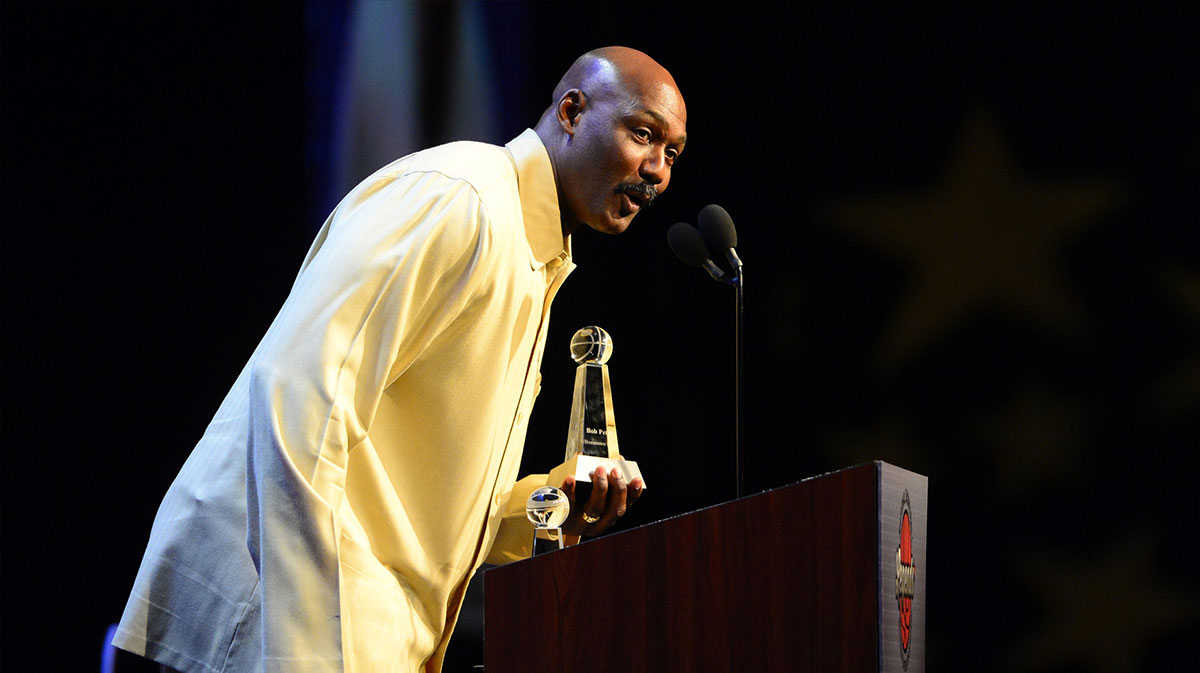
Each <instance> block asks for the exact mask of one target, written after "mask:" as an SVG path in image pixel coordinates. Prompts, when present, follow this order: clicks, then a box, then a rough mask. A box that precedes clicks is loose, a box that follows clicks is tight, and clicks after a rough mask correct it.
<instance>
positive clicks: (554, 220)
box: [505, 129, 571, 269]
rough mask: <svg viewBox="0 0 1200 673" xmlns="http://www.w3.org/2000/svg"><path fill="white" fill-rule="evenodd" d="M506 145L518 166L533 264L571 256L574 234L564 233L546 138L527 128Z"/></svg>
mask: <svg viewBox="0 0 1200 673" xmlns="http://www.w3.org/2000/svg"><path fill="white" fill-rule="evenodd" d="M505 148H506V149H507V150H508V155H509V157H510V158H511V159H512V162H513V166H515V167H516V169H517V190H518V191H519V192H520V195H521V211H522V214H523V216H524V218H525V238H526V240H528V241H529V253H530V264H531V265H532V266H533V268H535V269H536V268H539V267H541V266H545V265H546V263H548V262H550V261H551V260H553V259H555V258H560V257H561V258H563V259H564V261H567V260H570V258H571V238H570V237H569V236H567V237H564V236H563V233H562V218H561V217H560V215H559V210H558V188H557V186H556V185H555V183H554V167H553V166H551V165H550V155H549V154H548V153H547V152H546V146H545V145H543V144H542V139H541V138H539V137H538V134H537V133H536V132H535V131H534V130H533V129H525V132H524V133H522V134H521V135H519V136H517V137H516V138H513V139H512V140H511V141H509V142H508V144H507V145H505Z"/></svg>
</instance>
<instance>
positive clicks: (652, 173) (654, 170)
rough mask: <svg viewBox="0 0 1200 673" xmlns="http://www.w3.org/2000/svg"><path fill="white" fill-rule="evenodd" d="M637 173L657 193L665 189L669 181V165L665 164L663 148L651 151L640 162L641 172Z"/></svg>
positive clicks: (665, 155)
mask: <svg viewBox="0 0 1200 673" xmlns="http://www.w3.org/2000/svg"><path fill="white" fill-rule="evenodd" d="M638 173H639V174H640V175H641V178H642V179H643V180H645V181H646V182H648V183H650V184H652V185H654V186H655V188H657V189H658V191H660V192H661V191H663V190H664V189H666V188H667V183H668V182H670V180H671V165H670V164H668V163H667V154H666V150H665V149H663V148H655V149H654V150H652V151H651V152H650V155H649V156H648V157H646V159H645V161H643V162H642V166H641V170H640V171H638Z"/></svg>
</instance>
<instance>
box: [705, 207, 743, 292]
mask: <svg viewBox="0 0 1200 673" xmlns="http://www.w3.org/2000/svg"><path fill="white" fill-rule="evenodd" d="M697 221H698V222H699V224H700V233H701V234H703V235H704V240H705V242H706V243H707V244H708V249H709V250H711V251H712V252H713V253H714V254H722V253H724V255H725V256H726V257H727V258H728V259H729V263H730V264H731V265H732V266H733V268H734V270H735V271H738V272H739V273H738V275H741V274H740V269H741V268H742V260H741V259H739V258H738V255H737V250H735V249H734V248H736V247H737V229H735V228H734V226H733V218H732V217H730V216H729V213H728V212H727V211H726V210H725V209H724V208H722V207H721V206H718V205H717V204H715V203H714V204H711V205H707V206H704V208H703V209H702V210H701V211H700V216H699V217H698V218H697Z"/></svg>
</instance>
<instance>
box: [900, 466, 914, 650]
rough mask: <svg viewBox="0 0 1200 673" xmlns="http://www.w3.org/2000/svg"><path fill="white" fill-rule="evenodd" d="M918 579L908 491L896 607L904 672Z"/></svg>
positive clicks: (902, 519) (903, 508)
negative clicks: (913, 549) (914, 592)
mask: <svg viewBox="0 0 1200 673" xmlns="http://www.w3.org/2000/svg"><path fill="white" fill-rule="evenodd" d="M916 578H917V560H916V559H914V558H913V553H912V511H911V508H910V503H909V500H908V491H907V490H905V491H904V497H903V498H902V499H901V500H900V546H899V547H897V548H896V607H897V608H898V609H899V612H900V650H901V661H902V662H903V664H904V670H906V671H907V670H908V643H909V637H910V636H911V635H912V603H913V585H914V584H915V583H916Z"/></svg>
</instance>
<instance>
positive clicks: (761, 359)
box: [0, 1, 1200, 673]
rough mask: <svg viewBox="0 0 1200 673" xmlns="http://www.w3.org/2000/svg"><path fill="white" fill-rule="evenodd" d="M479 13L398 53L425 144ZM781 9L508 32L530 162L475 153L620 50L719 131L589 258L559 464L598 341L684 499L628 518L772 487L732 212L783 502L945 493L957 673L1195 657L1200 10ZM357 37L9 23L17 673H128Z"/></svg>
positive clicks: (569, 298) (940, 539) (207, 17)
mask: <svg viewBox="0 0 1200 673" xmlns="http://www.w3.org/2000/svg"><path fill="white" fill-rule="evenodd" d="M446 4H447V3H423V4H421V5H420V9H419V11H418V17H419V19H420V21H419V22H418V24H417V29H416V31H415V32H413V33H411V34H409V35H405V36H398V39H415V40H419V41H420V44H421V45H422V49H423V50H424V51H423V53H424V54H425V55H426V59H425V61H424V65H423V66H422V67H423V70H422V73H423V76H422V77H421V78H418V80H419V82H420V86H421V87H422V88H423V89H424V90H425V91H426V92H427V93H429V95H428V96H427V97H426V99H425V103H423V108H422V114H423V115H424V116H425V117H426V121H427V123H426V124H425V131H424V137H423V138H422V145H428V144H433V143H437V142H442V141H445V140H450V139H453V138H450V137H443V136H444V133H445V131H444V130H441V129H439V124H438V123H437V120H438V119H441V118H442V116H443V115H444V113H445V109H444V108H445V105H446V102H445V100H446V99H445V97H444V96H440V97H439V95H438V92H439V90H440V89H439V83H440V82H441V79H440V75H439V72H438V70H437V66H436V63H437V60H436V58H430V55H433V56H436V55H437V54H438V53H439V50H440V49H441V48H442V44H443V43H442V40H443V39H445V38H444V35H443V32H442V31H445V30H446V26H447V25H448V22H449V21H450V19H449V18H448V14H447V12H446V10H445V9H444V6H445V5H446ZM741 4H742V5H743V6H740V7H738V8H736V9H735V8H730V9H727V10H700V9H695V8H692V7H690V6H689V5H670V4H668V5H662V4H659V5H655V6H653V7H650V6H644V5H640V4H627V3H620V2H616V3H603V4H600V3H596V4H589V3H573V4H571V5H560V4H558V3H542V2H503V3H482V4H480V5H478V6H477V8H478V9H479V11H480V14H479V15H480V16H482V17H483V19H484V21H485V23H484V24H483V25H485V26H486V34H487V38H488V39H487V43H486V44H485V45H483V48H485V49H486V50H487V52H488V53H490V54H491V55H492V59H493V61H494V63H495V68H496V77H495V79H494V82H493V86H494V87H495V88H494V89H493V90H488V91H480V92H479V93H478V95H479V98H480V100H481V101H485V102H487V104H489V105H491V106H493V107H492V109H494V110H495V111H496V119H497V120H498V121H497V124H496V126H497V127H498V128H497V130H496V133H498V134H499V137H486V138H477V139H480V140H489V141H492V142H503V141H505V140H507V139H508V138H510V137H512V136H515V135H516V134H517V133H518V132H520V131H521V130H522V129H523V128H524V127H525V126H528V125H532V123H533V122H534V120H535V119H536V117H537V115H538V114H539V113H540V112H541V110H542V109H543V108H544V106H545V105H546V103H547V102H548V95H549V92H550V90H551V88H552V87H553V86H554V84H555V82H556V81H557V79H558V77H559V75H561V73H562V72H563V71H564V70H565V69H566V67H567V66H568V65H569V64H570V62H571V61H572V60H573V59H574V57H575V56H577V55H578V54H579V53H581V52H583V51H585V50H586V49H589V48H592V47H596V46H602V45H606V44H626V45H629V46H634V47H638V48H641V49H643V50H645V51H647V52H648V53H650V54H651V55H652V56H654V57H655V58H657V59H658V60H659V61H660V62H662V63H663V64H664V65H665V66H667V67H668V68H669V69H671V70H672V72H673V73H674V74H675V76H676V79H677V81H678V82H679V85H680V87H681V89H682V90H683V92H684V95H685V97H686V99H687V103H688V109H689V124H688V133H689V137H690V140H689V143H688V148H687V151H686V153H685V154H684V156H683V159H682V160H681V161H680V163H679V165H678V166H677V168H676V170H675V177H674V180H673V182H672V185H671V188H670V190H669V191H668V192H667V194H666V195H665V196H664V197H663V198H662V199H661V200H660V202H659V203H658V204H656V205H655V206H654V208H653V209H651V210H650V211H648V212H646V213H644V214H642V215H641V216H640V217H639V218H638V220H637V222H636V223H635V225H634V226H633V227H632V229H631V230H630V231H629V232H627V233H626V234H625V235H623V236H620V237H617V238H605V237H602V236H600V235H598V234H595V233H593V232H584V233H582V234H580V235H579V236H577V237H576V238H575V241H574V245H575V252H576V261H577V262H578V264H579V269H578V270H577V271H576V273H575V274H574V275H573V276H572V277H571V279H570V280H569V281H568V282H567V284H566V285H565V286H564V288H563V290H562V291H561V293H560V294H559V296H558V299H557V300H556V303H555V308H554V319H553V322H552V327H551V333H550V340H549V342H548V344H549V345H548V352H547V356H546V358H545V364H544V367H543V374H544V385H543V389H542V394H541V397H540V399H539V403H538V407H537V410H536V412H535V414H534V415H533V417H532V420H531V426H530V434H529V441H528V445H527V449H526V454H525V463H524V465H525V471H545V470H547V469H549V467H551V466H553V465H554V464H556V463H557V462H559V461H560V460H561V451H562V442H563V439H564V438H565V434H566V426H567V412H568V410H569V407H570V394H571V391H570V386H571V377H572V369H573V363H571V362H570V360H569V358H568V355H567V342H568V340H569V338H570V335H571V334H572V333H573V332H574V331H575V330H576V329H578V328H579V327H581V326H583V325H587V324H598V325H601V326H603V327H605V328H606V329H607V330H608V331H609V332H610V333H611V334H612V335H613V338H614V342H615V355H614V357H613V359H612V361H611V362H610V369H611V375H612V383H613V389H614V396H615V403H616V416H617V420H618V423H619V428H620V439H621V447H622V449H623V451H624V452H625V453H626V454H627V455H628V456H630V457H632V458H634V459H636V460H637V461H638V462H639V464H640V465H641V467H642V470H643V472H644V473H645V474H646V475H647V477H648V480H649V481H650V483H651V489H650V490H649V491H648V492H647V494H646V496H645V498H644V499H643V501H642V502H640V503H638V505H637V507H636V508H634V509H633V510H631V512H630V514H629V515H628V516H627V517H626V519H625V521H624V522H623V523H622V524H621V525H622V526H624V527H628V526H636V525H640V524H645V523H649V522H652V521H656V520H659V519H661V518H664V517H667V516H671V515H674V514H679V513H683V512H686V511H690V510H692V509H695V508H698V507H702V506H706V505H711V504H716V503H719V502H723V501H725V500H728V499H730V498H732V497H733V496H734V479H733V457H732V445H733V436H734V426H733V418H734V415H733V401H734V395H733V387H732V384H733V374H734V367H733V362H734V359H733V346H734V332H733V326H734V322H733V308H734V304H733V301H734V295H733V292H732V290H731V289H730V288H728V287H725V286H722V285H719V284H717V283H714V282H712V281H711V280H709V279H708V278H707V277H706V276H705V275H704V274H703V273H702V272H701V271H699V270H696V269H693V268H690V267H687V266H685V265H683V264H682V263H680V262H679V261H677V260H676V259H674V257H673V256H672V255H671V253H670V251H669V250H668V248H667V246H666V244H665V231H666V229H667V227H668V226H669V225H670V224H672V223H673V222H675V221H679V220H686V221H695V216H696V213H697V211H698V210H699V209H700V207H702V206H703V205H705V204H707V203H711V202H717V203H720V204H722V205H724V206H725V207H726V208H727V209H728V210H729V212H730V213H731V214H732V215H733V218H734V220H735V222H736V223H737V224H738V231H739V251H740V253H741V256H742V258H743V259H744V260H745V261H746V264H747V269H748V276H749V278H748V281H747V284H746V288H747V299H746V311H747V312H746V319H745V323H746V330H747V339H746V353H745V358H746V370H745V377H746V378H745V381H746V389H745V400H744V405H745V407H744V408H745V412H744V413H745V422H746V430H745V452H746V466H747V473H746V485H747V491H749V492H757V491H760V490H763V489H766V488H772V487H775V486H780V485H783V484H786V483H790V482H792V481H796V480H798V479H802V478H804V477H807V476H811V475H814V474H819V473H821V472H825V471H828V470H832V469H837V468H840V467H845V466H849V465H853V464H856V463H859V462H862V461H865V460H870V459H883V460H887V461H889V462H892V463H894V464H897V465H900V466H902V467H905V468H907V469H910V470H913V471H915V472H918V473H921V474H925V475H928V476H929V478H930V491H929V493H930V512H929V550H928V554H929V559H928V566H927V568H928V581H929V586H928V587H927V588H925V589H924V590H925V591H927V596H928V610H929V612H928V618H927V629H928V639H927V642H928V646H927V647H928V657H929V667H930V670H975V671H1001V670H1029V671H1047V672H1056V673H1057V672H1062V673H1065V672H1068V671H1127V670H1145V671H1157V670H1173V667H1174V666H1175V665H1176V664H1177V663H1179V662H1183V661H1194V658H1195V644H1196V642H1198V640H1200V582H1198V579H1200V578H1198V577H1197V570H1196V569H1197V563H1196V558H1197V545H1196V542H1195V536H1196V533H1197V514H1200V511H1198V507H1197V504H1196V498H1195V495H1196V487H1195V473H1196V467H1197V458H1196V449H1197V438H1198V437H1200V422H1198V420H1197V419H1198V418H1200V246H1198V245H1197V242H1198V241H1197V239H1198V237H1197V235H1196V233H1195V231H1196V227H1197V224H1198V222H1197V217H1196V216H1197V205H1198V202H1200V199H1198V198H1197V187H1198V186H1200V183H1198V181H1197V174H1198V170H1197V169H1198V168H1200V137H1198V135H1197V130H1198V124H1197V120H1198V119H1200V116H1198V114H1197V113H1198V112H1200V110H1198V108H1200V89H1198V87H1197V79H1196V65H1197V59H1196V50H1195V47H1194V32H1195V28H1196V27H1197V25H1200V24H1198V23H1197V21H1196V18H1197V16H1196V15H1195V14H1194V13H1191V12H1186V11H1184V10H1174V11H1172V12H1169V13H1168V12H1157V11H1153V10H1150V9H1145V8H1132V7H1131V8H1122V9H1113V8H1111V7H1108V6H1106V7H1104V8H1097V7H1095V6H1094V5H1078V6H1055V7H1054V8H1050V9H1048V8H1047V7H1045V6H1044V3H1038V4H1021V3H969V4H970V5H971V7H972V8H971V9H969V10H968V9H962V10H957V11H945V10H937V11H935V10H932V9H914V8H912V7H908V6H906V7H903V8H899V9H897V8H889V9H884V8H880V7H875V6H873V5H865V4H860V3H811V4H809V5H805V6H802V7H799V8H794V9H791V10H789V11H787V12H780V11H778V10H768V9H767V6H766V5H764V6H762V7H761V8H758V7H757V6H756V5H751V4H750V3H741ZM963 4H968V3H963ZM348 7H350V4H349V3H344V2H343V3H328V4H316V3H313V4H310V5H309V6H308V7H307V9H306V10H304V9H302V8H301V7H300V6H299V4H296V5H291V4H284V3H239V4H233V3H230V4H221V3H217V4H211V3H206V4H205V5H202V6H201V5H196V6H192V8H190V9H181V8H179V7H176V6H174V4H163V3H148V2H139V3H134V2H116V3H106V4H105V5H104V6H103V7H101V8H96V7H91V6H89V3H83V2H78V1H77V2H44V3H28V2H25V3H22V2H16V3H12V2H10V3H6V4H5V6H4V9H3V22H2V23H0V49H2V50H3V51H2V54H0V104H2V106H3V107H2V114H3V117H2V124H3V145H2V147H0V150H2V152H3V154H2V156H3V188H4V204H5V208H4V214H3V228H4V236H3V238H2V239H0V240H2V243H0V245H2V246H3V268H2V272H3V288H2V294H0V302H2V307H3V344H2V345H3V352H2V359H0V374H2V376H3V391H2V394H3V397H2V400H0V401H2V404H3V406H2V411H0V414H2V415H0V433H2V435H0V437H2V439H0V441H2V450H3V453H2V456H3V464H2V478H3V485H2V491H0V493H2V496H3V503H2V513H3V522H2V528H0V532H2V534H3V555H2V565H0V571H2V581H3V586H2V594H0V596H2V599H3V613H2V622H0V629H2V632H3V646H2V649H0V657H2V659H0V662H3V664H6V665H7V666H8V667H9V670H15V671H19V670H97V669H98V667H99V661H100V653H101V645H102V639H103V637H104V633H105V630H106V628H107V627H108V625H109V624H110V623H112V622H114V621H116V620H117V619H118V618H119V616H120V613H121V610H122V609H123V606H124V601H125V598H126V596H127V593H128V590H129V588H130V585H131V583H132V581H133V577H134V574H135V572H136V570H137V565H138V562H139V560H140V557H141V552H142V549H143V547H144V544H145V540H146V536H147V534H148V532H149V529H150V523H151V521H152V519H153V516H154V512H155V509H156V507H157V504H158V501H159V499H160V498H161V496H162V494H163V492H164V491H165V489H166V487H167V485H168V484H169V483H170V480H171V479H172V477H173V476H174V474H175V472H176V470H177V469H178V468H179V466H180V465H181V464H182V462H183V460H184V458H185V457H186V455H187V453H188V451H189V450H190V448H191V446H192V444H193V443H194V442H195V441H196V440H197V439H198V438H199V436H200V434H201V432H202V430H203V428H204V426H205V425H206V423H207V421H208V418H209V417H210V415H211V414H212V413H213V411H215V409H216V406H217V404H218V402H219V401H220V399H221V397H222V396H223V395H224V393H225V391H226V390H227V387H228V386H229V385H230V383H232V381H233V379H234V377H235V375H236V373H237V371H238V370H239V369H240V368H241V367H242V365H243V364H244V361H245V359H246V358H247V356H248V355H249V354H250V352H251V350H252V349H253V347H254V345H255V344H256V343H257V340H258V338H259V336H260V335H261V333H262V332H263V331H264V330H265V328H266V326H267V325H268V323H269V322H270V320H271V318H272V317H273V315H274V312H275V311H276V310H277V309H278V307H279V305H280V304H281V302H282V301H283V299H284V297H285V296H286V293H287V290H288V287H289V285H290V282H291V279H292V276H293V275H294V273H295V271H296V269H297V268H298V266H299V263H300V260H301V259H302V257H303V254H304V251H305V250H306V249H307V247H308V245H309V242H310V239H311V236H312V235H313V233H314V232H315V230H316V227H317V226H318V225H319V224H320V222H321V221H322V220H323V218H324V216H325V210H326V209H327V207H328V205H329V204H328V203H327V196H325V195H324V194H323V192H322V190H323V189H324V187H323V184H324V183H322V180H323V179H324V178H325V177H327V176H326V175H325V174H326V172H327V171H326V170H325V168H324V167H325V165H326V163H325V161H326V160H325V159H324V157H326V156H327V154H328V151H329V149H328V145H329V142H330V140H329V138H328V134H324V133H323V129H324V128H325V127H326V124H327V122H328V119H329V115H330V114H331V111H330V110H331V108H330V103H329V100H330V97H329V95H328V91H329V87H330V84H329V82H330V81H331V79H332V75H330V74H329V71H330V65H329V64H330V63H336V61H337V58H338V53H339V50H340V49H341V48H342V46H341V42H339V38H338V35H339V34H340V33H339V32H338V31H339V29H340V26H341V25H342V23H341V22H342V21H343V20H344V17H345V13H346V11H348ZM359 177H362V176H359ZM779 534H781V535H787V534H788V531H779ZM780 571H781V572H786V569H785V568H784V569H780ZM798 609H802V606H799V605H798ZM462 647H463V648H464V649H463V651H464V652H465V654H464V655H463V656H464V661H467V660H470V658H471V657H472V656H474V655H473V653H472V652H471V650H470V644H469V643H464V644H463V645H462ZM455 665H457V664H455ZM447 670H453V669H451V668H450V667H449V666H448V669H447Z"/></svg>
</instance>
